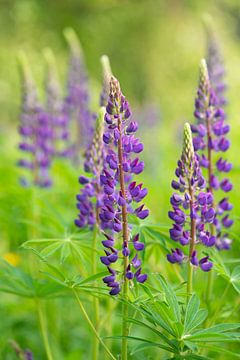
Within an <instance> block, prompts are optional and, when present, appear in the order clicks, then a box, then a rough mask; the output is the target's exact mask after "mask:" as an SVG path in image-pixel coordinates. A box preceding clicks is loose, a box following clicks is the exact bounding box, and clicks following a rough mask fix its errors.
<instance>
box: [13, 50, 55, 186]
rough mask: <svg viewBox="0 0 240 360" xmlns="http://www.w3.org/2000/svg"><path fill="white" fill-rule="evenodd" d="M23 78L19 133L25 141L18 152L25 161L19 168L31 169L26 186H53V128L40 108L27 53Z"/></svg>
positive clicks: (21, 56) (19, 163)
mask: <svg viewBox="0 0 240 360" xmlns="http://www.w3.org/2000/svg"><path fill="white" fill-rule="evenodd" d="M19 61H20V65H21V75H22V93H23V95H22V111H21V117H20V126H19V134H20V136H21V137H22V140H21V142H20V144H19V149H20V150H21V151H23V152H24V155H25V158H23V159H20V160H19V161H18V165H19V166H20V167H23V168H25V169H28V170H30V172H31V177H30V176H28V177H27V178H23V179H22V181H21V182H22V184H23V185H25V186H26V185H31V184H32V185H36V186H39V187H49V186H50V185H51V183H52V181H51V178H50V176H49V167H50V165H51V161H52V155H53V147H52V129H51V126H50V121H49V117H48V116H47V114H46V112H45V111H44V110H43V108H42V107H41V106H40V104H39V101H38V96H37V90H36V87H35V84H34V81H33V79H32V75H31V72H30V69H29V66H28V64H27V60H26V57H25V54H23V53H21V54H20V56H19Z"/></svg>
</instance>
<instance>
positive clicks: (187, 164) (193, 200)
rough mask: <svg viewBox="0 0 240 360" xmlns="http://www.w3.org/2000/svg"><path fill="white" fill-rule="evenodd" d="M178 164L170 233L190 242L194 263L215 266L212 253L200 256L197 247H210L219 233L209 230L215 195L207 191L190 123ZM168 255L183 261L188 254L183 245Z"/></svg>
mask: <svg viewBox="0 0 240 360" xmlns="http://www.w3.org/2000/svg"><path fill="white" fill-rule="evenodd" d="M177 165H178V166H177V169H176V171H175V175H176V177H177V180H173V181H172V188H173V189H174V190H176V191H177V192H175V193H174V194H173V195H172V197H171V200H170V202H171V205H172V210H171V211H169V214H168V215H169V218H170V219H171V220H173V222H174V224H173V227H172V228H171V229H170V237H171V239H172V240H174V241H176V242H178V243H179V244H180V245H182V246H189V256H188V261H190V262H191V264H192V265H194V266H198V265H199V266H200V268H201V269H202V270H203V271H209V270H210V269H211V268H212V263H211V262H210V261H209V257H208V256H207V257H204V258H202V259H200V260H198V256H197V251H196V249H195V247H196V246H197V245H198V244H203V245H205V246H206V247H210V246H213V245H214V244H215V242H216V238H215V236H212V235H211V234H210V232H209V230H208V229H209V224H211V223H212V222H213V221H214V219H215V211H214V208H213V196H212V194H211V193H210V192H206V191H205V188H206V181H205V179H204V177H203V175H202V171H201V168H200V166H199V162H198V159H197V156H196V155H195V153H194V149H193V144H192V134H191V129H190V126H189V124H185V127H184V143H183V153H182V157H181V160H179V161H178V164H177ZM167 259H168V261H169V262H171V263H173V264H174V263H182V262H183V261H185V260H186V259H187V257H186V256H185V255H184V253H183V251H182V250H181V249H180V248H176V249H175V250H174V249H172V250H171V254H168V255H167Z"/></svg>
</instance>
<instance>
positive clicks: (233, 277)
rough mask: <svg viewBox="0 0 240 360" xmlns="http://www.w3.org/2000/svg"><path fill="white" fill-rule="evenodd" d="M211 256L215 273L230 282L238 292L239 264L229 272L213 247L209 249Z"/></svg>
mask: <svg viewBox="0 0 240 360" xmlns="http://www.w3.org/2000/svg"><path fill="white" fill-rule="evenodd" d="M211 257H212V258H213V260H214V268H215V269H216V271H217V273H218V274H219V275H220V276H222V277H223V278H224V279H225V280H227V282H228V283H230V284H232V286H233V288H234V289H235V290H236V291H237V292H238V294H240V265H238V266H236V267H235V268H234V269H233V271H232V272H231V271H230V269H229V268H228V267H227V266H226V265H225V263H224V262H223V260H222V258H221V256H220V255H219V253H218V252H217V251H216V250H215V249H211Z"/></svg>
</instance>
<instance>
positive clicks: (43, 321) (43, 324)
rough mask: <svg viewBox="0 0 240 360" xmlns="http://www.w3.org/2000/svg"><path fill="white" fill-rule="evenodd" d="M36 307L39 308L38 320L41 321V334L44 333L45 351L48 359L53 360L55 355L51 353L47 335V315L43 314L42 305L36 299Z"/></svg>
mask: <svg viewBox="0 0 240 360" xmlns="http://www.w3.org/2000/svg"><path fill="white" fill-rule="evenodd" d="M36 307H37V312H38V319H39V324H40V329H41V333H42V338H43V343H44V347H45V351H46V354H47V359H48V360H53V355H52V351H51V347H50V343H49V339H48V334H47V324H46V318H45V315H44V312H43V308H42V304H41V302H40V300H39V299H36Z"/></svg>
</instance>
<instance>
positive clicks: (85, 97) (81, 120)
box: [64, 28, 94, 157]
mask: <svg viewBox="0 0 240 360" xmlns="http://www.w3.org/2000/svg"><path fill="white" fill-rule="evenodd" d="M64 36H65V38H66V40H67V43H68V45H69V49H70V61H69V70H68V79H67V88H68V93H67V97H66V100H65V109H66V111H67V113H68V114H69V116H70V118H71V120H72V121H74V124H75V129H76V136H77V138H76V141H75V147H76V149H75V157H78V152H79V149H84V148H86V146H87V144H89V142H90V140H91V138H92V134H93V119H94V116H93V115H92V114H91V112H90V98H89V84H88V75H87V69H86V64H85V60H84V56H83V51H82V48H81V44H80V41H79V39H78V37H77V35H76V33H75V32H74V30H73V29H71V28H67V29H65V30H64Z"/></svg>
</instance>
